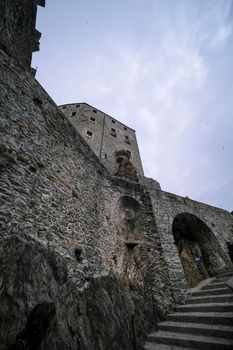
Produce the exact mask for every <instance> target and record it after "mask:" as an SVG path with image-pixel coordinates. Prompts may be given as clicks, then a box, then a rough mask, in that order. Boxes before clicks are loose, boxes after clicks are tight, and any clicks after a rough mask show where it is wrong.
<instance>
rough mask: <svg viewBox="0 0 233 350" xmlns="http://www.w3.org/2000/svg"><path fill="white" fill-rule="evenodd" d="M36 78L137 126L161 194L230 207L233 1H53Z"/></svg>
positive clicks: (43, 23)
mask: <svg viewBox="0 0 233 350" xmlns="http://www.w3.org/2000/svg"><path fill="white" fill-rule="evenodd" d="M37 28H38V29H39V30H40V31H41V32H42V38H41V51H40V52H39V53H36V54H34V57H33V66H34V67H36V66H37V67H38V72H37V79H38V80H39V82H40V83H41V84H42V85H43V87H44V88H45V89H46V90H47V92H48V93H49V94H50V96H51V97H52V98H53V99H54V100H55V102H56V103H57V104H58V105H59V104H64V103H70V102H87V103H89V104H91V105H93V106H95V107H97V108H99V109H100V110H102V111H104V112H106V113H108V114H110V115H112V116H113V117H115V118H116V119H119V120H120V121H122V122H123V123H125V124H127V125H129V126H131V127H132V128H134V129H135V130H136V132H137V138H138V143H139V147H140V150H141V157H142V162H143V165H144V170H145V174H146V176H148V177H152V178H154V179H156V180H157V181H159V182H160V184H161V187H162V189H163V190H165V191H168V192H172V193H176V194H180V195H184V196H188V197H190V198H193V199H195V200H198V201H202V202H206V203H209V204H212V205H214V206H218V207H222V208H225V209H227V210H230V211H231V210H233V137H232V136H233V132H232V131H233V116H232V114H233V0H68V1H64V0H47V5H46V8H45V9H41V8H39V12H38V19H37Z"/></svg>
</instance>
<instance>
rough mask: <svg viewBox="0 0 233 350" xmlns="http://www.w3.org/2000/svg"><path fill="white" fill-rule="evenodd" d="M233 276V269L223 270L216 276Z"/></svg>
mask: <svg viewBox="0 0 233 350" xmlns="http://www.w3.org/2000/svg"><path fill="white" fill-rule="evenodd" d="M231 276H233V270H229V271H226V272H221V273H219V274H218V275H217V276H216V278H217V279H219V278H222V277H231Z"/></svg>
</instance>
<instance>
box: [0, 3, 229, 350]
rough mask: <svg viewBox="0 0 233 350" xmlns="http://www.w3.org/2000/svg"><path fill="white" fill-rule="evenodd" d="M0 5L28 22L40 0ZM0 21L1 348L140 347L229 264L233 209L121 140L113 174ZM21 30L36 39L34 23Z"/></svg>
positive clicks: (8, 25)
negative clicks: (190, 290) (182, 187)
mask: <svg viewBox="0 0 233 350" xmlns="http://www.w3.org/2000/svg"><path fill="white" fill-rule="evenodd" d="M3 4H4V6H3V7H2V9H3V10H4V12H3V17H4V18H6V19H7V18H8V14H9V13H13V12H12V11H13V10H14V9H15V8H16V7H17V6H19V4H20V6H24V7H23V8H24V10H25V11H21V12H17V11H16V12H14V14H15V15H14V16H16V17H15V21H16V20H18V21H19V22H23V23H24V25H25V23H26V20H25V17H27V16H28V15H30V16H32V17H33V16H34V14H35V12H34V11H35V9H36V5H37V4H41V5H43V2H39V1H29V0H28V1H26V0H24V1H21V2H18V1H16V0H11V1H7V0H4V1H3V2H1V6H2V5H3ZM17 13H19V14H20V16H21V17H20V20H19V18H17ZM1 16H2V14H1ZM33 18H34V17H33ZM4 23H5V25H4V27H2V29H3V30H1V32H0V33H1V34H0V42H1V43H4V44H2V45H1V51H0V193H1V197H0V349H1V350H3V349H7V348H9V347H10V346H11V345H12V344H14V342H15V341H16V340H17V339H22V341H23V342H25V344H26V343H27V344H28V347H29V349H33V350H35V349H43V350H60V349H62V350H64V349H67V350H68V349H69V350H74V349H84V350H104V349H106V350H107V349H109V350H110V349H111V350H114V349H118V350H119V349H127V350H128V349H129V350H130V349H141V348H142V344H143V340H144V338H145V335H146V333H148V332H149V331H151V330H152V329H154V328H155V327H156V324H157V322H158V320H159V319H162V318H164V317H166V313H167V311H168V310H170V309H171V308H173V307H174V305H175V303H178V302H179V303H180V302H183V300H184V296H185V291H186V289H187V287H189V286H191V285H195V284H196V283H198V282H199V281H200V280H201V279H203V278H205V277H206V276H212V275H214V274H216V273H217V272H218V271H219V270H223V269H224V268H225V267H227V266H230V265H231V262H230V259H229V256H228V254H227V250H226V247H225V240H231V239H232V232H233V220H232V215H231V214H230V213H229V212H227V211H225V210H222V209H218V208H214V207H211V206H208V205H206V204H202V203H198V202H195V201H192V200H191V199H189V198H183V197H180V196H177V195H174V194H170V193H167V192H164V191H162V190H161V189H160V186H159V184H158V183H157V182H156V181H155V180H152V179H148V178H146V177H143V176H142V175H141V174H138V176H136V175H137V174H136V172H135V169H136V167H135V166H134V163H133V160H131V159H130V157H128V158H127V157H125V158H124V157H123V156H122V155H125V154H126V153H125V150H124V149H122V150H118V151H121V152H119V153H118V158H120V159H118V160H119V164H118V165H117V166H119V169H118V171H117V172H116V173H115V175H114V174H112V173H111V172H110V171H109V170H108V169H107V168H106V167H105V166H104V165H103V162H102V161H101V160H100V159H99V157H98V156H97V155H96V154H95V152H94V151H93V150H92V148H91V146H90V145H88V144H87V142H86V141H85V139H84V138H83V137H82V136H81V135H80V134H79V132H78V130H77V128H76V127H74V126H73V125H72V124H71V122H70V121H69V120H68V119H67V117H66V116H65V115H64V114H63V113H62V111H61V110H60V109H59V108H58V107H57V105H56V104H55V103H54V101H52V99H51V98H50V97H49V96H48V94H47V93H46V92H45V91H44V89H43V88H42V87H41V86H40V84H39V83H38V82H37V81H36V80H35V79H34V78H33V76H32V75H31V73H30V69H28V65H25V62H26V61H25V58H23V57H22V55H21V54H18V53H19V52H21V53H22V51H21V48H22V46H21V45H20V42H21V41H22V45H23V44H25V36H24V35H22V36H21V35H19V36H18V37H17V45H15V46H14V45H13V42H14V40H13V42H12V40H5V38H6V37H7V36H8V38H10V37H12V33H13V31H15V27H14V26H13V25H12V21H11V20H9V21H8V20H6V21H5V22H4ZM34 24H35V21H34ZM25 30H26V32H27V33H29V36H27V38H32V37H34V33H35V31H34V30H35V29H34V26H31V22H30V21H29V22H28V28H27V26H26V27H25ZM13 39H14V38H13ZM15 39H16V38H15ZM30 40H31V39H30ZM30 40H29V42H31V41H30ZM13 47H14V48H13ZM30 47H31V46H30ZM30 50H31V49H30ZM30 50H29V51H30ZM23 52H26V51H23ZM31 52H32V50H31V51H30V55H31ZM30 55H29V56H30ZM29 58H30V57H29ZM27 62H29V60H28V56H27ZM197 258H200V260H201V261H199V262H200V264H199V262H198V261H196V260H195V259H197ZM197 260H198V259H197ZM190 266H191V267H193V268H191V267H190ZM190 271H194V273H193V274H192V276H191V278H190ZM43 325H44V326H43Z"/></svg>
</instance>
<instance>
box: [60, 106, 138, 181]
mask: <svg viewBox="0 0 233 350" xmlns="http://www.w3.org/2000/svg"><path fill="white" fill-rule="evenodd" d="M60 108H61V110H62V111H63V113H64V114H65V115H66V117H67V118H68V119H69V120H70V122H71V123H72V124H73V125H74V127H75V128H76V129H77V130H78V131H79V133H80V134H81V135H82V137H83V138H84V140H85V141H86V142H87V143H88V144H89V146H90V147H91V149H92V150H93V151H94V153H95V154H96V156H97V157H98V158H99V159H100V160H101V162H102V163H103V164H104V165H105V167H106V168H107V169H108V170H109V171H110V172H111V173H114V174H115V173H116V172H117V168H118V164H117V163H116V157H117V152H118V151H123V150H124V151H127V152H128V154H129V155H130V161H131V163H132V164H133V166H134V167H135V168H136V170H137V172H138V174H139V175H141V176H143V168H142V163H141V158H140V153H139V149H138V144H137V139H136V134H135V130H133V129H131V128H130V127H128V126H126V125H124V124H122V123H121V122H119V121H118V120H116V119H115V118H113V117H111V116H109V115H107V114H106V113H104V112H102V111H100V110H98V109H97V108H95V107H92V106H90V105H89V104H87V103H72V104H65V105H62V106H60Z"/></svg>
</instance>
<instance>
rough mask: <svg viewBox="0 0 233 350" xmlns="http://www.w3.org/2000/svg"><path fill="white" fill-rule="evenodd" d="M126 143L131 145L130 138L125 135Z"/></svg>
mask: <svg viewBox="0 0 233 350" xmlns="http://www.w3.org/2000/svg"><path fill="white" fill-rule="evenodd" d="M125 143H128V144H129V145H130V141H129V136H127V135H125Z"/></svg>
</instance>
